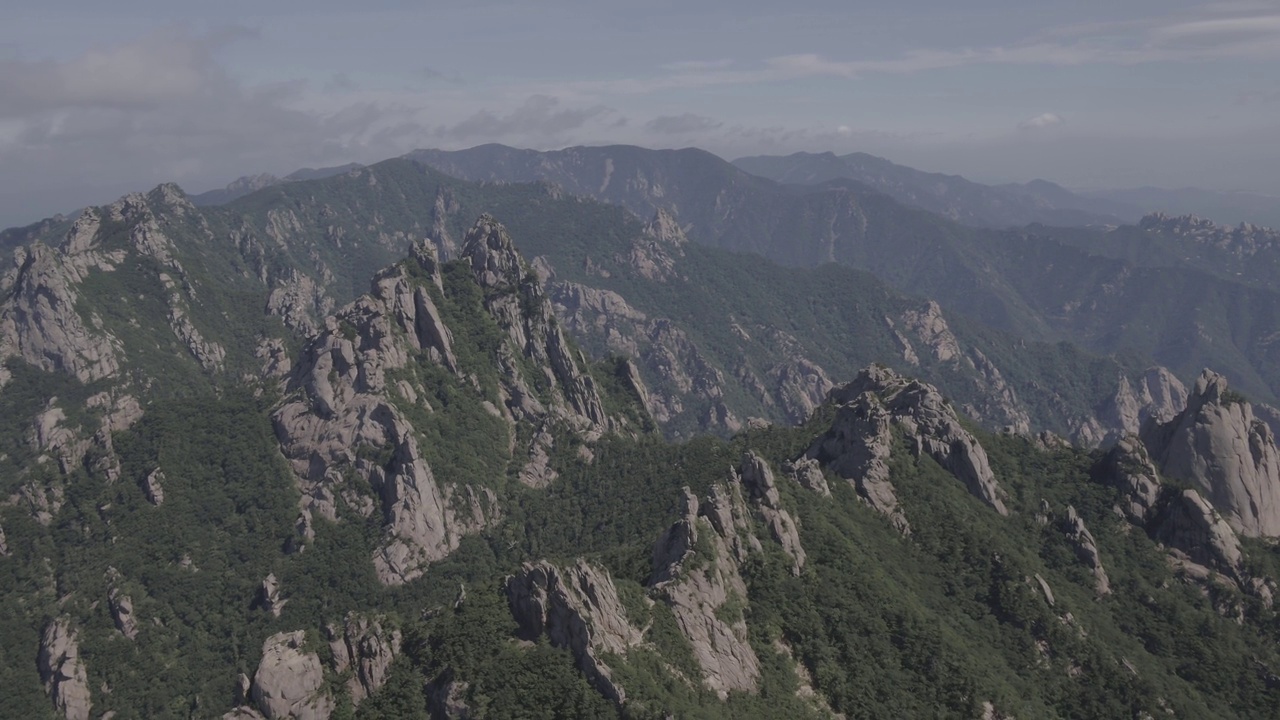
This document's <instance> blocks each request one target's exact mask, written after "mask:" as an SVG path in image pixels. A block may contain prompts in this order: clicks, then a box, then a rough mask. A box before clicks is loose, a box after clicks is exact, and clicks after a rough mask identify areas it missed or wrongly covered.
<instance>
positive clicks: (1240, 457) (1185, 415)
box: [1142, 370, 1280, 537]
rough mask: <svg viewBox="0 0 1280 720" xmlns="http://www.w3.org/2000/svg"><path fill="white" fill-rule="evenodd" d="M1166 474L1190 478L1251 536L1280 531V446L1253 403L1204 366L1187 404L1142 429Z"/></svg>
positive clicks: (1213, 503) (1245, 533)
mask: <svg viewBox="0 0 1280 720" xmlns="http://www.w3.org/2000/svg"><path fill="white" fill-rule="evenodd" d="M1142 439H1143V442H1144V443H1145V444H1146V446H1147V449H1148V451H1150V453H1151V457H1152V459H1153V460H1154V461H1155V464H1156V465H1157V467H1159V469H1160V472H1161V474H1162V475H1164V476H1165V477H1169V478H1175V479H1182V480H1186V481H1189V482H1191V483H1193V484H1194V486H1195V487H1196V488H1198V489H1199V490H1200V491H1201V493H1202V494H1203V495H1204V497H1205V498H1206V499H1207V500H1208V501H1209V502H1210V503H1211V504H1212V505H1213V507H1214V508H1216V509H1217V510H1218V511H1219V512H1220V513H1222V516H1223V517H1224V518H1225V519H1226V521H1227V522H1228V523H1229V524H1230V525H1231V527H1232V528H1234V529H1235V530H1236V532H1239V533H1240V534H1242V535H1246V536H1249V537H1259V536H1262V537H1275V536H1280V451H1277V449H1276V444H1275V436H1274V435H1273V434H1272V432H1271V428H1270V427H1269V426H1268V425H1267V424H1266V423H1265V422H1263V421H1262V420H1260V419H1258V418H1257V417H1255V416H1254V414H1253V407H1252V406H1251V405H1250V404H1249V403H1248V402H1246V401H1244V399H1243V398H1241V397H1239V396H1238V395H1236V394H1234V393H1232V392H1230V391H1229V389H1228V387H1227V381H1226V379H1225V378H1223V377H1222V376H1221V375H1218V374H1216V373H1213V372H1211V371H1208V370H1206V371H1205V372H1204V373H1203V374H1202V375H1201V376H1200V379H1199V380H1198V381H1197V382H1196V387H1195V390H1194V391H1193V392H1192V393H1191V396H1190V398H1189V399H1188V401H1187V407H1186V409H1185V410H1184V411H1182V412H1181V413H1179V414H1178V415H1177V416H1175V417H1174V418H1173V419H1171V420H1170V421H1168V422H1166V423H1162V424H1161V423H1155V422H1152V423H1149V424H1148V425H1147V426H1146V427H1145V428H1144V429H1143V433H1142Z"/></svg>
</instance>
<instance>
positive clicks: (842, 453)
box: [805, 392, 911, 534]
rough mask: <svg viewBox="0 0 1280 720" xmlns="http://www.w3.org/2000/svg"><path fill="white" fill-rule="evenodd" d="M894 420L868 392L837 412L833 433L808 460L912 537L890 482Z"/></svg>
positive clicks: (813, 448)
mask: <svg viewBox="0 0 1280 720" xmlns="http://www.w3.org/2000/svg"><path fill="white" fill-rule="evenodd" d="M892 420H893V418H892V417H891V416H890V414H889V411H888V410H887V409H886V408H885V406H884V403H883V402H882V401H881V400H880V397H879V396H878V395H876V394H875V393H874V392H865V393H863V394H862V395H859V396H858V397H857V398H854V400H853V401H852V402H846V403H843V404H841V405H840V407H839V408H837V409H836V418H835V421H834V422H832V424H831V429H829V430H828V431H827V433H826V434H825V435H823V436H822V437H820V438H818V439H817V440H815V441H814V443H813V445H811V446H810V447H809V451H808V452H807V453H806V454H805V458H806V459H807V460H809V461H811V462H814V463H821V464H822V465H824V466H825V467H826V468H827V469H829V470H830V471H831V472H833V473H835V474H836V475H837V476H839V477H842V478H844V479H846V480H848V481H849V482H850V483H852V484H853V486H854V488H855V489H856V490H857V491H858V496H859V497H861V498H862V499H863V500H865V501H866V502H867V504H869V505H870V506H871V507H873V508H875V509H876V510H878V511H880V512H881V513H883V514H885V515H886V516H888V518H889V521H890V522H891V523H892V524H893V526H894V527H895V528H897V529H898V531H899V532H901V533H903V534H909V533H910V532H911V526H910V524H909V523H908V522H907V517H906V515H904V514H903V512H902V510H901V509H900V508H899V507H898V496H897V494H896V493H895V492H894V489H893V484H892V483H891V482H890V481H889V464H888V461H889V452H890V450H891V449H892V447H893V433H892V430H891V425H892ZM828 492H829V491H828Z"/></svg>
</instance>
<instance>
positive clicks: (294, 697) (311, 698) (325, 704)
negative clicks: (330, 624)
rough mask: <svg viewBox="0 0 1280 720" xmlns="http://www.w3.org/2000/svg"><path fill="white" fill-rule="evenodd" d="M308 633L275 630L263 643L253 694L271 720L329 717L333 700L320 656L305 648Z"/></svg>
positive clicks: (255, 703) (317, 719)
mask: <svg viewBox="0 0 1280 720" xmlns="http://www.w3.org/2000/svg"><path fill="white" fill-rule="evenodd" d="M305 642H306V633H305V632H303V631H302V630H298V631H296V632H282V633H276V634H275V635H272V636H271V637H269V638H267V640H266V642H264V643H263V644H262V660H261V662H259V663H258V671H257V672H256V673H255V674H254V676H253V686H252V687H251V688H250V691H249V692H250V696H251V697H252V698H253V703H254V705H256V706H257V708H258V710H259V711H260V712H261V713H262V714H263V715H264V716H266V717H267V718H268V719H269V720H276V718H294V719H295V720H328V717H329V715H330V714H332V713H333V709H334V701H333V698H331V697H330V696H329V695H328V693H327V692H325V688H324V668H323V666H322V665H321V664H320V656H319V655H317V654H316V653H315V652H308V651H307V650H306V649H305V648H304V644H305Z"/></svg>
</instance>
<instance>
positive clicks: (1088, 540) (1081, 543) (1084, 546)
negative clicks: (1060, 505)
mask: <svg viewBox="0 0 1280 720" xmlns="http://www.w3.org/2000/svg"><path fill="white" fill-rule="evenodd" d="M1063 530H1064V531H1065V532H1066V533H1067V539H1068V540H1070V541H1071V545H1072V547H1074V548H1075V550H1076V555H1077V556H1078V557H1079V558H1080V560H1081V562H1083V563H1084V564H1085V565H1086V566H1087V567H1088V568H1089V571H1090V572H1091V573H1093V586H1094V590H1095V591H1097V593H1098V595H1110V594H1111V579H1110V578H1108V577H1107V571H1106V569H1105V568H1103V567H1102V557H1101V556H1100V555H1099V554H1098V542H1097V541H1096V540H1094V539H1093V533H1091V532H1089V528H1087V527H1085V524H1084V519H1083V518H1081V517H1080V515H1079V514H1078V513H1077V512H1076V509H1075V508H1074V507H1072V506H1070V505H1068V506H1067V516H1066V518H1064V520H1063Z"/></svg>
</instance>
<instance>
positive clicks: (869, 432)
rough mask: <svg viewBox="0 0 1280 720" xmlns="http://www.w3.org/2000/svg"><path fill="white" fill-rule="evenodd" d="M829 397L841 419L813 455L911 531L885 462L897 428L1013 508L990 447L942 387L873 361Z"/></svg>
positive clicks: (995, 504)
mask: <svg viewBox="0 0 1280 720" xmlns="http://www.w3.org/2000/svg"><path fill="white" fill-rule="evenodd" d="M829 400H830V402H832V403H835V404H836V420H835V422H833V423H832V427H831V429H830V430H828V431H827V433H826V434H825V435H823V436H822V437H821V438H818V439H817V440H816V441H815V442H814V444H813V445H812V446H811V447H810V449H809V451H808V453H806V456H807V457H809V458H813V459H816V460H818V461H819V462H821V463H822V464H823V465H824V466H828V467H829V468H830V469H832V471H833V472H835V473H836V474H837V475H840V476H841V477H844V478H845V479H847V480H850V481H851V482H853V483H854V485H855V487H856V488H857V489H858V491H859V494H860V495H861V496H862V497H863V498H864V499H866V500H867V502H869V503H870V504H871V505H872V506H873V507H875V508H876V509H878V510H880V511H881V512H884V513H885V514H887V515H889V516H890V518H892V519H893V520H894V523H895V525H898V526H899V527H900V529H902V530H904V531H905V530H906V524H905V519H899V518H898V516H897V498H896V496H895V495H894V493H893V488H892V485H890V484H889V481H888V466H887V464H886V462H887V459H888V456H889V450H890V449H891V447H892V435H891V433H890V427H891V426H892V427H896V428H897V429H898V430H899V431H900V432H902V433H903V434H904V435H905V436H906V439H907V441H908V446H909V447H910V448H911V451H912V452H913V453H915V455H916V456H917V457H918V456H920V455H928V456H929V457H931V458H933V459H934V461H936V462H937V463H938V464H939V465H941V466H942V467H943V468H944V469H946V470H947V471H948V472H950V473H951V474H952V475H954V476H955V477H956V479H957V480H960V481H961V482H962V483H964V485H965V487H966V488H968V489H969V492H970V493H971V494H972V495H974V496H975V497H977V498H979V499H980V500H982V501H983V502H984V503H986V504H987V505H989V506H991V508H992V509H994V510H995V511H996V512H998V513H1000V514H1001V515H1007V514H1009V511H1008V510H1007V509H1006V508H1005V506H1004V499H1003V498H1004V490H1003V488H1001V487H1000V484H999V483H998V482H997V481H996V478H995V475H994V474H993V473H992V472H991V465H990V463H989V462H988V460H987V453H986V451H985V450H983V448H982V445H981V444H979V443H978V440H977V439H976V438H975V437H973V435H972V434H971V433H970V432H969V431H968V430H966V429H965V428H964V426H963V425H961V424H960V419H959V417H958V416H957V415H956V411H955V409H954V408H952V407H951V405H950V404H948V403H947V402H946V400H945V399H944V398H943V397H942V394H941V393H940V392H938V389H937V388H935V387H933V386H932V385H928V384H926V383H922V382H920V381H918V380H908V379H907V378H905V377H903V376H902V375H899V374H898V373H896V372H894V371H893V370H890V369H889V368H887V367H885V366H883V365H872V366H870V367H868V368H866V369H864V370H863V371H862V372H860V373H858V377H857V378H856V379H854V380H853V382H850V383H848V384H846V385H844V386H841V387H838V388H836V389H835V390H832V391H831V394H830V396H829Z"/></svg>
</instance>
